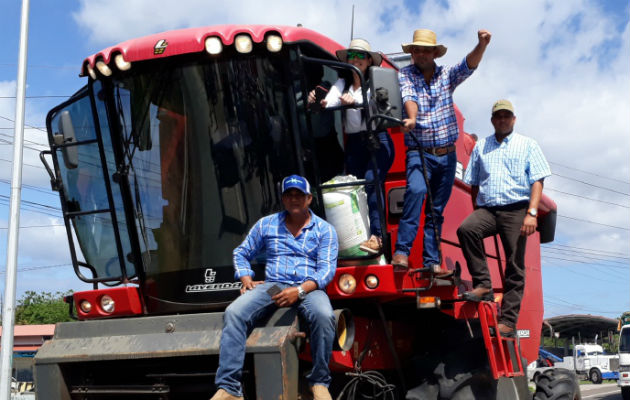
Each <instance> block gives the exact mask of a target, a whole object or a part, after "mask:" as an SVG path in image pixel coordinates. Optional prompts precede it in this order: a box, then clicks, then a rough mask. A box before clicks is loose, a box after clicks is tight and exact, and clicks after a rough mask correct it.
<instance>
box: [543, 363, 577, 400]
mask: <svg viewBox="0 0 630 400" xmlns="http://www.w3.org/2000/svg"><path fill="white" fill-rule="evenodd" d="M535 383H536V393H534V400H581V399H582V394H581V393H580V386H579V384H578V380H577V377H576V376H575V374H574V373H573V372H571V371H569V370H568V369H564V368H554V369H548V370H546V371H544V372H543V373H541V374H540V375H538V376H537V377H536V380H535Z"/></svg>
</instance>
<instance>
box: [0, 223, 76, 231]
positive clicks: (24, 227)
mask: <svg viewBox="0 0 630 400" xmlns="http://www.w3.org/2000/svg"><path fill="white" fill-rule="evenodd" d="M58 226H65V225H64V224H50V225H27V226H20V227H19V228H20V229H29V228H54V227H58ZM0 229H2V230H5V229H9V228H8V227H7V228H3V227H0Z"/></svg>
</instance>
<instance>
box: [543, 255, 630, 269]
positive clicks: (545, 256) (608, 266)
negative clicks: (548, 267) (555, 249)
mask: <svg viewBox="0 0 630 400" xmlns="http://www.w3.org/2000/svg"><path fill="white" fill-rule="evenodd" d="M540 258H541V259H546V258H549V259H552V260H560V261H568V262H573V263H578V264H586V265H593V266H601V267H606V268H617V269H619V268H621V269H627V268H623V267H621V266H616V265H610V264H599V263H594V262H589V261H580V260H572V259H569V258H562V257H554V256H548V255H541V256H540Z"/></svg>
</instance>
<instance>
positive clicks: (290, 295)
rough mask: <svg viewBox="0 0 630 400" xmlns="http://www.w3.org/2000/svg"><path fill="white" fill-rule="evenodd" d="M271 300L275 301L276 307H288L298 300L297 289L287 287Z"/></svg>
mask: <svg viewBox="0 0 630 400" xmlns="http://www.w3.org/2000/svg"><path fill="white" fill-rule="evenodd" d="M271 300H273V301H275V302H276V305H277V306H278V307H289V306H290V305H292V304H293V303H295V302H296V301H297V300H298V289H297V287H288V288H286V289H284V290H282V292H280V293H278V294H277V295H275V296H273V297H272V298H271Z"/></svg>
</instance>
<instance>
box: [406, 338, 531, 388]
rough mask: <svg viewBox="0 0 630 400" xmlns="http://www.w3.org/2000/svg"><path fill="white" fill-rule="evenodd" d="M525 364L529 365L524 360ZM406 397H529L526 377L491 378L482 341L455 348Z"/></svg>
mask: <svg viewBox="0 0 630 400" xmlns="http://www.w3.org/2000/svg"><path fill="white" fill-rule="evenodd" d="M523 365H527V363H526V362H524V364H523ZM405 398H406V399H407V400H446V399H450V400H504V399H510V400H530V399H531V393H530V392H529V389H528V386H527V377H526V376H522V377H517V378H501V379H499V380H498V381H497V380H495V379H494V378H493V377H492V372H491V371H490V367H489V366H488V361H487V355H486V350H485V347H484V346H483V342H481V341H475V340H473V341H470V342H469V343H468V345H467V346H466V351H461V349H459V351H453V352H450V353H448V354H446V355H445V356H443V360H442V361H440V362H439V363H438V364H437V366H436V368H435V369H434V370H433V376H432V379H429V380H426V381H425V382H424V383H423V384H422V385H420V386H417V387H415V388H413V389H411V390H410V391H408V392H407V395H406V397H405Z"/></svg>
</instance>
